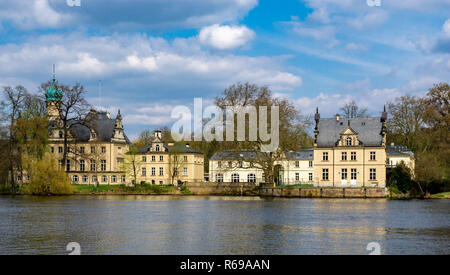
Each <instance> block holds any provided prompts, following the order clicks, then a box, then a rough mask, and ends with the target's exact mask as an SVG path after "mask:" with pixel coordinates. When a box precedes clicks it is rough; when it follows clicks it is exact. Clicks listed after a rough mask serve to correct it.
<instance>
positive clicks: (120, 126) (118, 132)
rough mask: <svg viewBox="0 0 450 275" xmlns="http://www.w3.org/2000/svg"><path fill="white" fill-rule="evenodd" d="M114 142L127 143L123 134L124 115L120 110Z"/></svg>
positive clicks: (116, 120)
mask: <svg viewBox="0 0 450 275" xmlns="http://www.w3.org/2000/svg"><path fill="white" fill-rule="evenodd" d="M112 140H113V141H115V142H125V135H124V133H123V124H122V115H121V114H120V110H119V111H118V113H117V116H116V119H115V121H114V132H113V137H112Z"/></svg>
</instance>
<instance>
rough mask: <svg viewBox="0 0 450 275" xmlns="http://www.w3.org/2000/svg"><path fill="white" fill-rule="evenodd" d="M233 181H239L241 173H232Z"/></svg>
mask: <svg viewBox="0 0 450 275" xmlns="http://www.w3.org/2000/svg"><path fill="white" fill-rule="evenodd" d="M231 182H239V174H232V175H231Z"/></svg>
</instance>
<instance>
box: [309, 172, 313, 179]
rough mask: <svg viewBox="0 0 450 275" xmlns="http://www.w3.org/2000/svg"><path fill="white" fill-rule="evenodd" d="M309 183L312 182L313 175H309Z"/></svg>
mask: <svg viewBox="0 0 450 275" xmlns="http://www.w3.org/2000/svg"><path fill="white" fill-rule="evenodd" d="M308 176H309V181H312V180H313V173H309V175H308Z"/></svg>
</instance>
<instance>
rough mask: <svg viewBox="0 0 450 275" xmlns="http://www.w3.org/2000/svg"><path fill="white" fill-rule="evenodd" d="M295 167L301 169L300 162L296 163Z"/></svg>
mask: <svg viewBox="0 0 450 275" xmlns="http://www.w3.org/2000/svg"><path fill="white" fill-rule="evenodd" d="M295 167H297V168H298V167H300V161H298V160H296V161H295Z"/></svg>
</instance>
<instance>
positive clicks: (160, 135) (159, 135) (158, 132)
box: [154, 130, 162, 139]
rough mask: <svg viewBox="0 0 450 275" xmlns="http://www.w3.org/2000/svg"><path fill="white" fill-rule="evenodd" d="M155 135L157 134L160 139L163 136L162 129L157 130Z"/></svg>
mask: <svg viewBox="0 0 450 275" xmlns="http://www.w3.org/2000/svg"><path fill="white" fill-rule="evenodd" d="M154 135H155V137H157V138H159V139H161V138H162V134H161V131H160V130H155V132H154Z"/></svg>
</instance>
